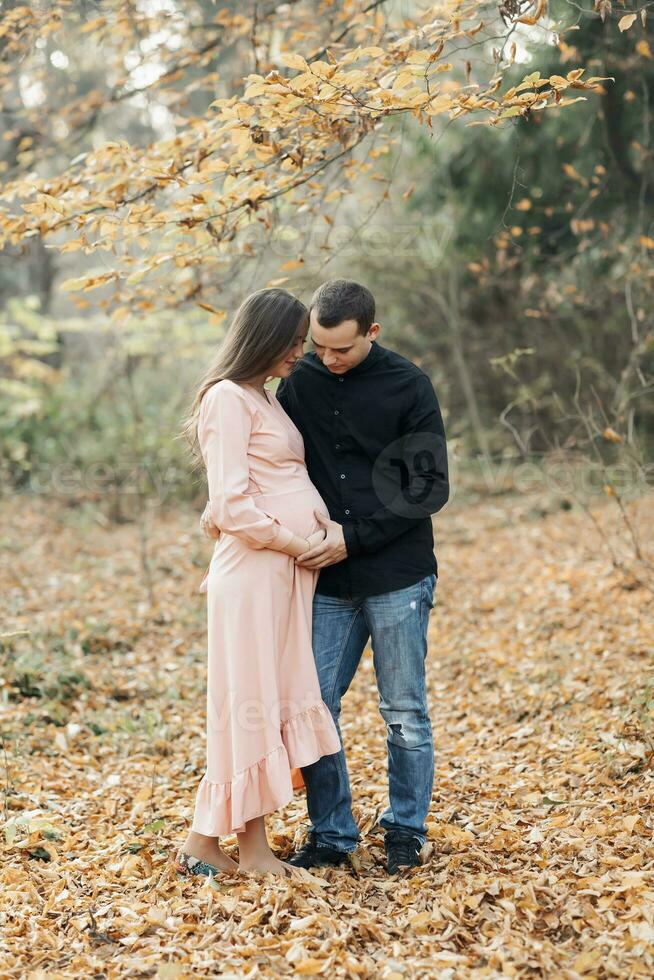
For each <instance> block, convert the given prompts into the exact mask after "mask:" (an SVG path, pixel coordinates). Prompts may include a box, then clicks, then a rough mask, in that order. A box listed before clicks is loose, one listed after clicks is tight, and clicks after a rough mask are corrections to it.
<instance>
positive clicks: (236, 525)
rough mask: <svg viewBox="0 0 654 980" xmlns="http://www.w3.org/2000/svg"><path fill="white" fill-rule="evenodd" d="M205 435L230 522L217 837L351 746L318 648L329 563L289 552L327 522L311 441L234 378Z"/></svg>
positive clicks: (214, 766) (214, 612)
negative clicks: (324, 693)
mask: <svg viewBox="0 0 654 980" xmlns="http://www.w3.org/2000/svg"><path fill="white" fill-rule="evenodd" d="M198 439H199V442H200V448H201V451H202V456H203V458H204V462H205V466H206V469H207V482H208V486H209V503H210V509H211V515H212V518H213V521H214V523H215V524H216V526H217V527H218V528H220V529H221V534H220V537H219V538H218V539H217V541H216V544H215V547H214V552H213V556H212V559H211V563H210V565H209V569H208V572H207V575H206V576H205V578H204V580H203V581H202V583H201V585H200V590H201V591H206V593H207V632H208V677H207V767H206V773H205V775H204V776H203V777H202V780H201V782H200V785H199V787H198V792H197V797H196V802H195V813H194V818H193V825H192V829H193V830H195V831H198V832H199V833H201V834H206V835H207V836H210V837H217V836H222V835H225V834H230V833H242V832H243V831H244V830H245V823H246V822H247V821H248V820H251V819H253V818H254V817H258V816H263V815H264V814H266V813H271V812H272V811H274V810H277V809H279V808H280V807H282V806H284V804H286V803H288V802H289V801H290V800H291V799H292V797H293V786H292V782H291V769H292V768H299V767H300V766H308V765H310V764H311V763H312V762H316V761H317V760H318V759H319V758H320V757H321V756H323V755H331V754H332V753H334V752H338V751H339V750H340V748H341V744H340V739H339V737H338V732H337V730H336V726H335V724H334V720H333V718H332V716H331V713H330V711H329V709H328V707H327V705H326V704H325V703H324V701H323V700H322V698H321V694H320V684H319V681H318V674H317V671H316V665H315V661H314V658H313V650H312V646H311V622H312V601H313V594H314V591H315V587H316V583H317V580H318V574H319V573H318V571H313V570H311V569H306V568H300V567H299V566H297V565H296V564H295V561H294V559H293V558H292V557H291V556H290V555H287V554H284V552H283V551H280V549H281V548H284V547H286V546H287V545H288V543H289V542H290V540H291V538H292V537H293V535H294V534H299V535H302V536H303V537H308V536H309V535H310V534H311V533H312V532H313V531H315V530H317V529H318V528H319V526H320V525H319V524H318V522H317V521H316V519H315V517H314V514H313V511H314V509H315V510H317V511H321V512H322V513H323V514H325V515H326V516H329V515H328V510H327V507H326V505H325V502H324V500H323V499H322V497H321V496H320V494H319V493H318V491H317V490H316V488H315V486H314V485H313V483H312V482H311V480H310V479H309V475H308V473H307V469H306V465H305V462H304V441H303V439H302V436H301V434H300V432H299V430H298V429H297V427H296V426H295V424H294V423H293V422H292V421H291V419H290V418H289V417H288V415H287V414H286V412H285V411H284V409H283V408H282V406H281V405H280V404H279V402H278V401H277V399H276V398H275V397H274V396H272V395H270V393H268V397H264V396H263V395H261V394H260V393H259V392H258V391H256V389H254V388H249V387H245V386H242V385H240V384H236V382H234V381H230V380H227V379H225V380H222V381H218V382H217V383H216V384H214V385H213V386H212V387H211V388H210V389H209V390H208V391H207V393H206V394H205V396H204V397H203V399H202V402H201V404H200V416H199V421H198Z"/></svg>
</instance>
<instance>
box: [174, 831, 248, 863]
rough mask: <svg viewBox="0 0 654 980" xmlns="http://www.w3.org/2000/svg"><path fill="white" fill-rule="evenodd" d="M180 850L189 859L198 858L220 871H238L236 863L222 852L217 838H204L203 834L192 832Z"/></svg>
mask: <svg viewBox="0 0 654 980" xmlns="http://www.w3.org/2000/svg"><path fill="white" fill-rule="evenodd" d="M181 850H182V851H183V852H184V853H185V854H189V855H190V856H191V857H195V858H200V860H201V861H206V862H207V864H212V865H213V866H214V868H219V870H220V871H231V872H234V871H238V870H239V866H238V864H237V863H236V861H233V860H232V858H230V857H229V856H228V855H227V854H225V852H224V851H223V849H222V847H221V846H220V838H218V837H206V836H205V835H204V834H198V833H197V832H196V831H194V830H192V831H190V833H189V835H188V837H187V838H186V841H185V843H184V846H183V847H182V849H181Z"/></svg>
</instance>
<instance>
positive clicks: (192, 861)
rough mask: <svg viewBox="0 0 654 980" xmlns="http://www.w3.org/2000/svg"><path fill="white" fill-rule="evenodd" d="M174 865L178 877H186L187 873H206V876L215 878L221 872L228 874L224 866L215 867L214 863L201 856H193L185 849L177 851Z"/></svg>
mask: <svg viewBox="0 0 654 980" xmlns="http://www.w3.org/2000/svg"><path fill="white" fill-rule="evenodd" d="M174 867H175V871H176V872H177V874H178V875H179V877H180V878H182V877H183V878H186V877H188V876H189V875H207V876H208V877H213V878H217V877H218V876H219V875H221V874H229V872H228V871H225V870H224V868H217V867H215V865H213V864H209V863H208V862H207V861H203V860H202V859H201V858H196V857H193V855H192V854H187V853H186V852H185V851H180V852H179V853H178V855H177V857H176V858H175V861H174Z"/></svg>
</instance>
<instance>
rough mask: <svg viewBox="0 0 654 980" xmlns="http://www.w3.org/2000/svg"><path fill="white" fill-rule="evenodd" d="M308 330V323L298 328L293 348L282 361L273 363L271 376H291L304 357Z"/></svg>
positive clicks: (269, 373)
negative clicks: (297, 363) (298, 362)
mask: <svg viewBox="0 0 654 980" xmlns="http://www.w3.org/2000/svg"><path fill="white" fill-rule="evenodd" d="M308 332H309V324H308V323H307V324H305V325H304V326H303V327H300V328H299V329H298V332H297V334H296V335H295V342H294V344H293V346H292V348H291V349H290V351H289V352H288V354H286V356H285V357H284V358H283V359H282V360H281V361H277V363H276V364H273V366H272V367H271V368H270V369H269V372H268V376H269V377H271V378H287V377H288V376H289V374H290V373H291V371H292V370H293V368H294V367H295V364H296V362H297V361H299V360H300V358H301V357H304V344H305V341H306V339H307V334H308Z"/></svg>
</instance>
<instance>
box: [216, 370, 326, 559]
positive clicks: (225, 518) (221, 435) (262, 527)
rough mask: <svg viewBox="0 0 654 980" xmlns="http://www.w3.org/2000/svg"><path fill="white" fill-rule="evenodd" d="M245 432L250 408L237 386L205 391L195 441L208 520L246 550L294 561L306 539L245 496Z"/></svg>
mask: <svg viewBox="0 0 654 980" xmlns="http://www.w3.org/2000/svg"><path fill="white" fill-rule="evenodd" d="M251 431H252V416H251V414H250V408H249V406H248V404H247V401H246V398H245V395H244V394H242V393H241V392H240V391H238V388H237V386H235V385H232V384H223V383H221V382H218V383H217V384H215V385H214V386H213V387H212V388H210V389H209V390H208V391H207V393H206V394H205V396H204V397H203V399H202V403H201V405H200V417H199V421H198V440H199V443H200V448H201V450H202V455H203V457H204V460H205V464H206V467H207V483H208V486H209V510H210V514H211V518H212V521H213V523H214V524H215V525H216V527H217V528H219V529H220V530H221V531H224V532H225V533H226V534H233V535H235V536H236V537H238V538H241V539H242V540H243V541H245V542H247V544H248V545H249V546H250V547H251V548H259V549H261V548H270V549H271V550H273V551H283V552H284V553H285V554H287V555H292V556H293V557H298V556H299V555H301V554H302V553H303V552H304V551H306V550H307V548H308V546H309V545H308V541H307V539H306V538H303V537H300V536H299V535H297V534H295V533H294V532H293V531H292V530H291V529H290V528H288V527H285V526H284V525H283V524H280V522H279V521H278V520H277V518H276V517H273V516H271V515H270V514H267V513H266V512H265V511H264V510H262V509H261V508H260V507H257V505H256V502H255V499H254V498H253V497H252V495H251V494H248V493H247V492H246V491H247V489H248V485H249V482H250V477H249V466H248V457H247V451H248V445H249V441H250V433H251Z"/></svg>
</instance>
